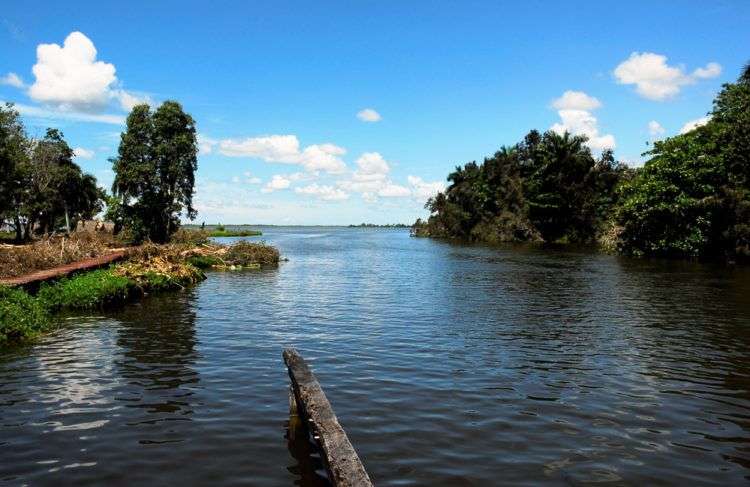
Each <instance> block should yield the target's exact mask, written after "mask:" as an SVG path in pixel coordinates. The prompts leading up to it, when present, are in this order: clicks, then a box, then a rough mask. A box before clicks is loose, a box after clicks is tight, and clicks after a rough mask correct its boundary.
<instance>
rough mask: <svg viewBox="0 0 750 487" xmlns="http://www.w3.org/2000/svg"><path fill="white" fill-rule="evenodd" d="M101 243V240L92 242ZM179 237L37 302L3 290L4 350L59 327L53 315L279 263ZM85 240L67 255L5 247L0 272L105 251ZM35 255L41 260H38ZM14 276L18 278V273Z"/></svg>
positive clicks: (256, 247)
mask: <svg viewBox="0 0 750 487" xmlns="http://www.w3.org/2000/svg"><path fill="white" fill-rule="evenodd" d="M97 237H101V236H99V235H97V236H94V237H92V238H97ZM175 237H176V238H174V239H173V241H172V243H170V244H167V245H156V244H150V243H149V244H144V245H140V246H138V247H132V248H130V250H129V253H128V261H126V262H123V263H120V264H116V265H114V266H112V267H110V268H108V269H100V270H95V271H90V272H86V273H82V274H77V275H75V276H73V277H69V278H63V279H61V280H59V281H57V282H54V283H43V284H42V285H41V286H40V288H39V291H38V293H37V294H36V296H32V295H30V294H28V293H27V292H26V291H23V290H21V289H11V288H7V287H2V286H0V346H2V345H5V344H8V343H11V342H20V341H24V340H27V339H30V338H33V337H35V336H37V335H38V334H39V333H41V332H43V331H45V330H47V329H49V328H51V327H52V326H53V325H54V324H55V323H56V322H57V321H56V320H55V318H54V313H55V312H58V311H62V310H71V311H74V310H92V309H103V308H108V307H112V306H119V305H122V304H125V303H126V302H128V301H130V300H133V299H136V298H138V297H140V296H143V295H144V294H148V293H151V292H160V291H166V290H172V289H181V288H184V287H185V286H188V285H190V284H194V283H196V282H198V281H201V280H203V279H205V275H204V274H203V272H202V271H201V269H206V268H209V267H218V268H260V267H261V266H273V265H278V262H279V251H278V250H277V249H276V248H274V247H272V246H270V245H266V244H264V243H262V242H247V241H244V240H241V241H239V242H236V243H234V244H233V245H231V246H226V245H219V244H216V243H213V242H211V241H210V240H209V239H208V235H207V232H201V231H194V230H184V231H180V232H178V234H176V236H175ZM85 238H86V237H85V236H84V237H76V240H75V243H72V244H70V245H71V247H72V249H73V250H71V248H67V250H66V247H67V245H68V244H69V243H70V242H68V243H63V242H62V241H49V240H48V241H40V242H36V243H34V244H31V245H27V246H23V247H20V248H21V249H22V250H21V252H20V253H14V251H15V249H16V247H12V246H8V247H9V248H5V247H3V248H2V249H0V250H2V252H0V269H1V268H2V267H1V265H2V263H3V262H5V263H7V264H8V265H9V266H10V262H11V261H12V259H13V258H14V257H15V258H27V259H30V260H31V262H23V263H20V264H15V265H16V267H12V269H17V268H25V269H28V268H29V267H31V268H33V269H34V270H36V269H38V268H42V269H44V268H49V267H53V266H55V265H60V261H61V260H62V261H68V260H70V261H73V260H76V259H73V256H75V255H81V254H83V255H82V256H81V257H80V258H85V257H89V256H91V255H90V253H95V252H99V251H101V249H103V248H106V245H105V243H104V242H106V240H102V239H97V240H96V241H89V242H87V241H86V240H85ZM104 238H106V237H104ZM68 240H69V241H71V240H73V239H72V238H69V239H68ZM34 251H39V252H40V255H38V256H34V255H33V252H34ZM66 252H70V254H66ZM60 254H62V256H60ZM65 263H66V262H65ZM0 275H2V274H1V273H0ZM11 275H17V274H16V273H15V271H14V272H11Z"/></svg>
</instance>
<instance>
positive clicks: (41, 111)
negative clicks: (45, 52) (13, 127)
mask: <svg viewBox="0 0 750 487" xmlns="http://www.w3.org/2000/svg"><path fill="white" fill-rule="evenodd" d="M0 103H3V104H4V103H5V102H4V101H0ZM13 108H15V109H16V110H18V113H20V114H21V115H24V116H27V117H32V118H43V119H49V120H70V121H72V122H97V123H109V124H112V125H125V117H124V116H122V115H110V114H100V113H82V112H67V111H63V110H55V109H48V108H42V107H36V106H31V105H24V104H22V103H16V104H15V106H14V107H13ZM116 135H117V137H119V136H120V134H119V133H117V134H116Z"/></svg>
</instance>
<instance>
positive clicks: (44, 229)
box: [0, 104, 104, 240]
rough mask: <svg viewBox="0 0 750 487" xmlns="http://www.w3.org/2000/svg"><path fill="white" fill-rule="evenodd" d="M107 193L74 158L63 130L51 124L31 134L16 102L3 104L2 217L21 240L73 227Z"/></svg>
mask: <svg viewBox="0 0 750 487" xmlns="http://www.w3.org/2000/svg"><path fill="white" fill-rule="evenodd" d="M103 198H104V192H103V191H102V190H101V189H100V188H98V187H97V185H96V178H94V176H92V175H90V174H86V173H84V172H83V171H82V170H81V168H80V167H79V166H78V165H77V164H76V163H75V162H74V161H73V150H72V149H71V148H70V146H69V145H68V143H67V142H66V141H65V138H64V136H63V133H62V132H60V131H59V130H57V129H47V132H46V134H45V135H44V137H43V138H41V139H38V140H34V139H31V138H29V137H28V136H27V135H26V131H25V129H24V126H23V123H22V121H21V118H20V116H19V114H18V112H17V111H16V110H15V109H14V108H13V106H12V105H10V104H7V105H6V106H5V108H1V107H0V218H1V219H2V221H3V222H4V223H6V224H9V225H10V226H11V227H13V228H14V230H15V232H16V239H17V240H28V239H29V238H31V237H32V235H34V234H46V233H50V232H53V231H55V230H58V229H61V228H64V229H65V230H66V231H70V229H71V227H72V226H74V225H75V223H76V221H77V220H80V219H88V218H92V217H93V216H94V215H95V214H97V213H98V212H99V211H101V209H102V203H103Z"/></svg>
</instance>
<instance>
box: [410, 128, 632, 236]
mask: <svg viewBox="0 0 750 487" xmlns="http://www.w3.org/2000/svg"><path fill="white" fill-rule="evenodd" d="M586 140H587V139H586V138H585V137H581V136H572V135H570V134H567V133H566V134H562V135H560V134H557V133H554V132H547V133H545V134H540V133H539V132H537V131H536V130H532V131H531V132H529V133H528V134H527V135H526V137H524V140H523V141H522V142H520V143H519V144H516V145H515V146H514V147H503V148H501V149H500V150H499V151H498V152H496V153H495V154H494V155H493V156H492V157H489V158H485V159H484V161H483V162H482V164H479V165H478V164H476V163H475V162H470V163H468V164H466V165H464V166H463V167H461V166H458V167H456V170H455V171H453V172H452V173H451V174H449V175H448V181H449V182H450V185H449V186H448V188H447V189H446V191H445V193H444V194H443V193H440V194H438V195H437V196H436V197H434V198H432V199H430V200H429V201H428V202H427V205H426V208H428V209H429V210H430V211H431V213H432V214H431V216H430V218H429V219H428V221H427V222H426V223H425V222H421V225H420V228H419V229H415V232H416V233H417V234H419V235H432V236H441V237H459V238H467V239H470V240H480V241H488V242H502V241H538V240H546V241H557V240H560V239H562V240H567V241H575V242H590V241H593V240H594V238H595V237H596V236H597V233H599V232H600V230H601V228H602V226H603V223H604V221H605V220H606V219H607V218H609V213H610V210H611V208H612V206H613V205H614V203H615V200H616V197H615V196H614V188H615V186H617V184H618V183H619V180H620V178H621V176H622V174H623V173H624V171H625V169H624V166H622V165H621V164H618V163H617V162H616V161H615V159H614V156H613V154H612V152H611V151H605V152H604V153H603V154H602V156H601V158H600V159H598V160H597V159H594V157H593V156H592V154H591V151H590V150H589V149H588V147H586V145H585V144H586Z"/></svg>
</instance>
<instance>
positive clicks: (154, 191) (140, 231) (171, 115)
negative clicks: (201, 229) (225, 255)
mask: <svg viewBox="0 0 750 487" xmlns="http://www.w3.org/2000/svg"><path fill="white" fill-rule="evenodd" d="M196 137H197V135H196V130H195V122H194V121H193V118H192V117H191V116H190V115H188V114H187V113H185V112H184V111H183V110H182V106H180V104H179V103H177V102H174V101H167V102H165V103H163V104H162V105H161V106H160V107H159V108H157V109H156V110H155V111H153V112H152V111H151V109H150V108H149V106H148V105H137V106H136V107H135V108H133V110H132V111H131V112H130V115H128V119H127V127H126V129H125V132H123V133H122V136H121V140H120V147H119V149H118V155H117V157H116V158H114V159H112V168H113V170H114V172H115V180H114V184H113V185H112V191H113V193H114V196H113V198H111V199H110V200H109V203H110V204H109V209H108V212H107V216H108V218H109V219H110V220H112V221H114V222H115V225H116V228H118V229H120V228H125V229H127V230H128V231H129V233H130V235H131V238H132V239H133V240H134V241H137V242H140V241H143V240H145V239H150V240H151V241H153V242H160V243H162V242H166V241H168V240H169V237H170V236H171V235H172V234H173V233H174V232H175V231H177V229H178V228H179V224H180V221H179V217H180V215H181V214H182V213H183V212H184V214H185V216H187V217H188V218H189V219H191V220H192V219H194V218H195V216H196V215H197V212H196V211H195V209H194V208H193V192H194V187H195V171H196V170H197V168H198V159H197V156H198V142H197V138H196Z"/></svg>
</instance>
